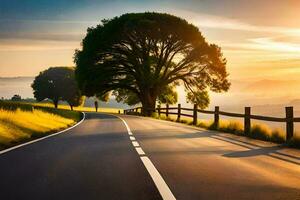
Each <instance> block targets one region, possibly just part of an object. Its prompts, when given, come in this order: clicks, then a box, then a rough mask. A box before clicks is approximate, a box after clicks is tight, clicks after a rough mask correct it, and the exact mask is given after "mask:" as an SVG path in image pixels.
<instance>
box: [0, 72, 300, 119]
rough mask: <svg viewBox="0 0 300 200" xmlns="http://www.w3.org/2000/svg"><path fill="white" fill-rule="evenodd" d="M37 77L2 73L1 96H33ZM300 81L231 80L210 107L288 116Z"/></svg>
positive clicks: (298, 102)
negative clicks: (7, 75)
mask: <svg viewBox="0 0 300 200" xmlns="http://www.w3.org/2000/svg"><path fill="white" fill-rule="evenodd" d="M33 79H34V77H10V78H7V77H1V78H0V94H1V95H0V97H4V98H6V99H8V98H11V97H12V96H13V95H15V94H19V95H21V97H22V98H33V91H32V88H31V83H32V82H33ZM299 85H300V80H271V79H270V80H231V88H230V90H229V91H228V92H227V93H220V94H216V93H212V92H211V93H210V100H211V103H210V106H209V109H212V108H214V106H220V107H221V108H223V109H226V110H228V111H234V112H243V110H244V107H245V106H251V107H253V108H252V111H253V112H255V113H257V114H268V115H273V116H278V115H280V116H284V107H285V106H289V105H291V106H294V107H295V109H296V110H297V108H298V107H299V108H300V90H298V87H299ZM177 91H178V95H179V98H178V101H179V102H178V103H181V104H182V106H186V107H190V106H191V105H190V104H188V103H186V100H185V93H184V89H183V87H178V88H177ZM112 101H113V103H116V102H115V101H114V100H112ZM119 105H121V106H122V107H124V108H125V107H126V108H127V107H128V106H126V105H124V104H119ZM299 114H300V113H299Z"/></svg>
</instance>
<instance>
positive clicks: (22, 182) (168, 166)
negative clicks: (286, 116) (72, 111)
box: [0, 113, 300, 200]
mask: <svg viewBox="0 0 300 200" xmlns="http://www.w3.org/2000/svg"><path fill="white" fill-rule="evenodd" d="M119 116H120V117H121V118H122V119H123V120H124V121H125V123H126V125H127V126H128V127H126V125H125V123H124V122H123V121H122V119H120V118H118V117H116V116H112V115H107V114H98V113H87V114H86V119H85V120H84V121H83V123H81V124H80V125H79V126H77V127H75V128H73V129H71V130H69V131H66V132H64V133H62V134H59V135H56V136H53V137H51V138H47V139H45V140H42V141H39V142H36V143H33V144H30V145H26V146H23V147H21V148H18V149H15V150H13V151H9V152H7V153H4V154H1V155H0V192H1V193H0V198H1V199H5V200H9V199H43V200H44V199H87V200H88V199H105V200H106V199H116V200H121V199H129V200H134V199H137V200H142V199H149V200H156V199H157V200H159V199H163V198H164V199H173V197H174V198H176V199H197V200H198V199H272V200H274V199H289V200H291V199H300V151H298V150H294V149H286V148H281V147H278V146H276V145H274V144H270V143H266V142H259V141H255V140H250V139H246V138H243V137H238V136H233V135H230V134H225V133H219V132H213V131H206V130H201V129H198V128H193V127H190V126H186V125H182V124H178V123H173V122H166V121H160V120H155V119H149V118H142V117H135V116H124V115H119ZM131 133H132V135H130V134H131Z"/></svg>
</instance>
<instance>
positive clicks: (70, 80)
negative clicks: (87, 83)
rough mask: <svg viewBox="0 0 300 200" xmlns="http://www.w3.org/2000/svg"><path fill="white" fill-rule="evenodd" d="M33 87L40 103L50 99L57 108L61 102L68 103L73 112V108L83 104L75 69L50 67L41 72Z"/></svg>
mask: <svg viewBox="0 0 300 200" xmlns="http://www.w3.org/2000/svg"><path fill="white" fill-rule="evenodd" d="M31 86H32V88H33V91H34V92H33V94H34V97H35V98H36V99H37V100H38V101H42V100H44V99H50V100H52V101H53V104H54V106H55V108H57V106H58V102H59V100H63V101H67V102H68V104H69V105H70V107H71V109H72V110H73V106H79V105H81V104H82V102H83V97H82V95H81V92H80V90H79V88H78V85H77V82H76V80H75V73H74V67H50V68H49V69H47V70H45V71H42V72H40V74H39V75H38V76H36V77H35V79H34V81H33V83H32V85H31Z"/></svg>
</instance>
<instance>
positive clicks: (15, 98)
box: [11, 94, 22, 101]
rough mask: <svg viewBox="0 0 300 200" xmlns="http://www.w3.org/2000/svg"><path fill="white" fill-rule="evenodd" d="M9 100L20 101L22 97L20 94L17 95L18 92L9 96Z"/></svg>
mask: <svg viewBox="0 0 300 200" xmlns="http://www.w3.org/2000/svg"><path fill="white" fill-rule="evenodd" d="M11 100H12V101H21V100H22V98H21V96H20V95H18V94H15V95H14V96H13V97H12V98H11Z"/></svg>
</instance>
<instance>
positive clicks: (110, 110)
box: [33, 103, 123, 113]
mask: <svg viewBox="0 0 300 200" xmlns="http://www.w3.org/2000/svg"><path fill="white" fill-rule="evenodd" d="M33 105H37V106H44V107H50V108H53V104H51V103H34V104H33ZM58 108H59V109H64V110H70V106H68V105H58ZM74 110H75V111H81V112H95V108H93V107H83V106H79V107H74ZM119 111H120V112H121V113H123V109H118V108H102V107H99V108H98V112H104V113H118V112H119Z"/></svg>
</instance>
